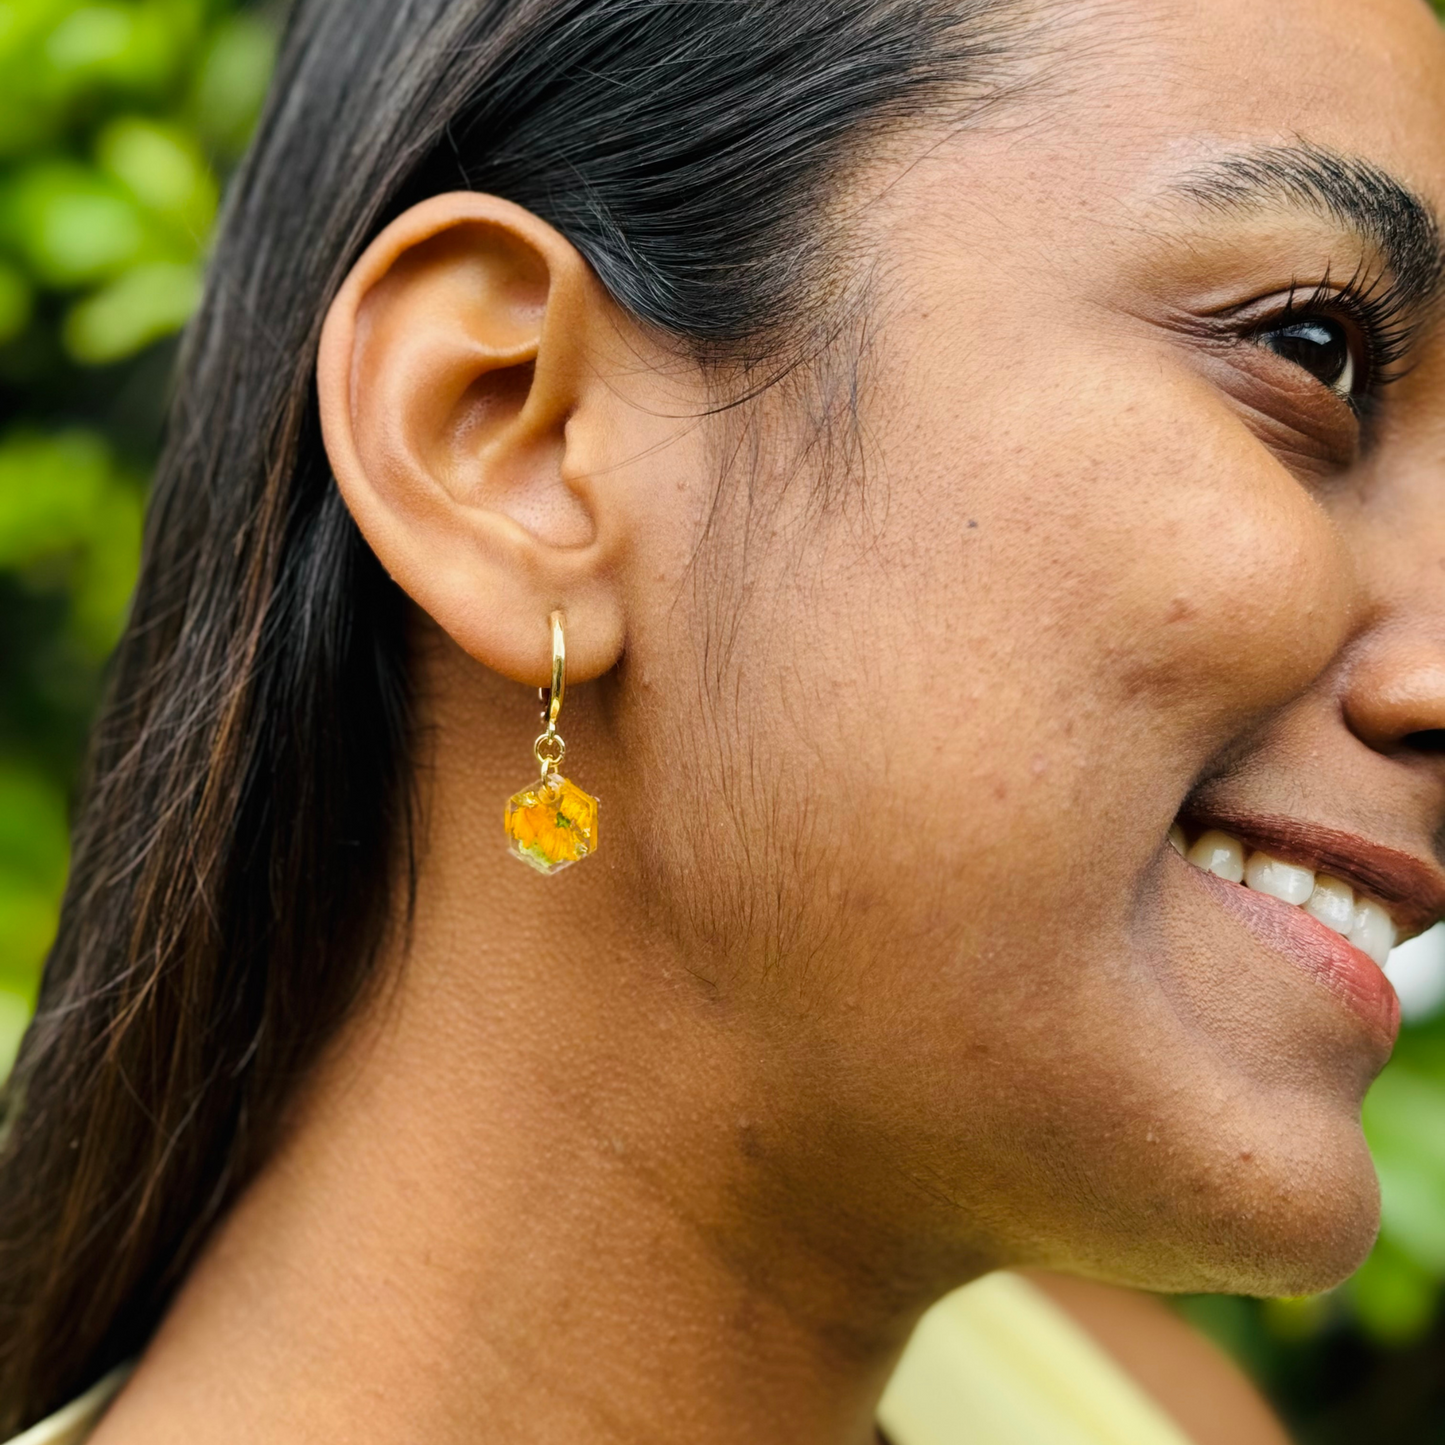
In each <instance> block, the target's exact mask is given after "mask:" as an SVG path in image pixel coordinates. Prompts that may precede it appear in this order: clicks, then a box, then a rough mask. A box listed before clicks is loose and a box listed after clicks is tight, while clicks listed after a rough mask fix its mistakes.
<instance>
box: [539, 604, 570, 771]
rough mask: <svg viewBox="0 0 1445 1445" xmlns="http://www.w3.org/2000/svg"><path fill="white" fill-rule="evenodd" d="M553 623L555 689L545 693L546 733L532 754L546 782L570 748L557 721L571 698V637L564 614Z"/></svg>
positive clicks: (543, 702) (555, 613)
mask: <svg viewBox="0 0 1445 1445" xmlns="http://www.w3.org/2000/svg"><path fill="white" fill-rule="evenodd" d="M551 623H552V688H551V691H550V693H549V692H548V691H547V690H546V689H545V688H544V689H543V690H542V721H543V723H544V724H545V725H546V729H547V730H546V732H544V733H543V734H542V736H541V737H539V738H538V739H537V741H536V743H535V744H533V747H532V752H533V753H534V754H535V756H536V759H537V766H538V767H540V768H541V769H542V781H543V782H546V780H547V779H548V778H549V777H551V776H552V774H553V773H554V772H556V771H557V769H558V768H560V767H561V766H562V763H563V761H564V760H565V759H566V757H567V744H566V743H564V742H563V741H562V739H561V737H559V736H558V733H557V721H558V719H559V718H560V717H561V716H562V702H563V700H564V699H565V698H566V696H567V633H566V629H565V626H564V619H563V616H562V613H561V612H554V613H553V614H552V617H551Z"/></svg>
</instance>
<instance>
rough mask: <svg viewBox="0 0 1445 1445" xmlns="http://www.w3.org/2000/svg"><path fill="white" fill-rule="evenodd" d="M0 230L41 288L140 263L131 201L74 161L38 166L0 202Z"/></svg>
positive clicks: (139, 225) (141, 243)
mask: <svg viewBox="0 0 1445 1445" xmlns="http://www.w3.org/2000/svg"><path fill="white" fill-rule="evenodd" d="M0 233H3V235H4V236H5V238H6V239H7V240H8V241H9V242H10V245H11V246H12V247H13V248H14V249H15V250H16V251H17V252H18V253H19V254H20V256H21V257H22V258H23V259H24V260H25V261H26V262H27V263H28V265H29V267H30V270H31V273H32V274H33V275H34V276H35V277H36V278H37V279H38V280H39V281H41V282H42V283H43V284H45V285H47V286H53V287H58V288H66V287H73V286H81V285H84V284H86V283H87V282H93V281H100V280H105V279H107V278H108V277H111V276H114V275H116V274H117V273H118V272H120V271H123V270H125V269H126V267H128V266H130V265H133V264H134V263H135V262H136V261H137V260H139V259H140V257H141V255H142V252H143V251H144V248H145V244H146V239H147V237H146V226H145V222H144V220H143V218H142V216H141V214H140V210H139V208H138V207H137V205H136V203H135V201H134V199H133V198H132V197H131V196H129V195H127V194H126V192H125V190H124V189H123V188H122V187H121V186H120V185H118V184H117V183H116V182H115V181H114V180H112V179H111V178H110V177H108V176H102V175H101V174H100V173H99V172H97V171H94V170H91V169H90V168H89V167H88V166H82V165H78V164H77V163H75V162H74V161H42V162H40V163H38V164H35V165H32V166H28V167H27V168H26V169H25V170H23V171H22V172H20V174H19V175H18V176H16V177H15V178H14V179H13V181H12V182H11V184H10V185H9V187H7V189H6V191H5V193H4V196H3V198H0Z"/></svg>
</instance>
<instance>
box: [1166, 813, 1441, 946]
mask: <svg viewBox="0 0 1445 1445" xmlns="http://www.w3.org/2000/svg"><path fill="white" fill-rule="evenodd" d="M1183 821H1184V822H1186V823H1188V824H1190V825H1191V826H1193V827H1199V828H1219V829H1221V830H1223V831H1224V832H1226V833H1232V834H1234V835H1235V836H1237V837H1238V838H1240V839H1241V840H1242V841H1244V842H1246V843H1248V844H1250V845H1251V846H1252V847H1254V848H1255V849H1257V850H1259V851H1261V852H1265V853H1268V854H1270V855H1271V856H1272V857H1276V858H1279V859H1281V860H1282V861H1283V862H1286V863H1297V864H1299V865H1300V866H1301V867H1304V868H1312V869H1314V871H1315V872H1316V873H1328V874H1331V875H1332V876H1333V877H1336V878H1340V879H1342V880H1343V881H1344V882H1346V883H1349V884H1350V885H1351V886H1353V887H1354V888H1355V889H1357V890H1358V891H1359V892H1361V893H1364V894H1366V895H1368V896H1369V897H1372V898H1374V899H1375V900H1376V901H1377V902H1380V903H1382V904H1384V905H1385V908H1386V910H1387V911H1388V912H1389V914H1390V916H1391V918H1393V919H1394V921H1395V924H1396V927H1398V928H1399V930H1400V933H1401V936H1402V937H1405V938H1408V937H1410V936H1412V935H1414V934H1417V933H1423V932H1424V931H1425V930H1426V929H1427V928H1429V927H1430V926H1431V925H1432V924H1434V923H1437V922H1438V921H1439V920H1440V919H1441V918H1442V917H1445V870H1442V869H1441V868H1440V866H1439V865H1438V864H1436V863H1433V862H1427V861H1426V860H1424V859H1422V858H1418V857H1416V856H1415V855H1414V854H1413V853H1405V852H1402V851H1401V850H1400V849H1398V848H1391V847H1387V846H1386V845H1385V844H1383V843H1375V842H1371V841H1370V840H1369V839H1368V838H1361V837H1359V836H1358V835H1357V834H1354V833H1347V832H1345V831H1343V830H1342V829H1339V828H1331V827H1327V826H1326V825H1324V824H1321V823H1307V822H1301V821H1300V820H1299V819H1297V818H1284V817H1278V816H1274V815H1271V814H1268V813H1249V812H1244V811H1242V810H1239V811H1236V810H1235V809H1232V808H1229V807H1218V806H1212V807H1209V808H1204V809H1194V808H1190V809H1187V810H1186V812H1185V814H1184V815H1183Z"/></svg>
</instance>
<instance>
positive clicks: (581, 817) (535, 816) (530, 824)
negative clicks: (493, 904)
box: [506, 772, 598, 876]
mask: <svg viewBox="0 0 1445 1445" xmlns="http://www.w3.org/2000/svg"><path fill="white" fill-rule="evenodd" d="M597 806H598V805H597V799H596V798H594V797H593V796H592V794H591V793H584V792H583V791H582V789H581V788H579V787H578V786H577V785H576V783H569V782H568V781H567V779H566V778H564V777H562V776H561V774H559V773H555V772H548V774H547V776H546V777H545V778H543V779H542V780H541V781H540V782H537V783H534V784H533V785H532V786H531V787H530V788H526V789H524V790H523V791H522V792H520V793H518V794H516V795H515V796H514V797H513V798H512V799H511V800H510V801H509V802H508V803H507V819H506V828H507V848H508V850H509V851H510V853H511V854H512V856H513V857H514V858H520V859H521V860H522V862H523V863H527V864H530V865H531V866H532V867H533V868H535V869H536V870H537V871H538V872H539V873H545V874H547V875H548V876H550V875H552V874H553V873H560V872H561V871H562V870H563V869H564V868H570V867H571V866H572V864H574V863H580V862H581V861H582V859H584V858H587V857H590V856H591V855H592V854H593V853H595V852H596V851H597Z"/></svg>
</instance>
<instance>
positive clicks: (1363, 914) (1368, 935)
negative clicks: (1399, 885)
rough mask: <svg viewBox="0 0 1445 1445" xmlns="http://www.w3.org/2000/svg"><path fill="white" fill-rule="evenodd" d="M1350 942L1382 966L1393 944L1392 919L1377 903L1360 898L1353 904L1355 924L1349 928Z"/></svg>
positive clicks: (1393, 929)
mask: <svg viewBox="0 0 1445 1445" xmlns="http://www.w3.org/2000/svg"><path fill="white" fill-rule="evenodd" d="M1350 942H1351V943H1353V944H1354V945H1355V947H1356V948H1358V949H1359V950H1360V952H1361V953H1368V954H1369V955H1370V957H1371V958H1373V959H1374V960H1375V962H1376V963H1378V964H1379V965H1380V967H1381V968H1383V967H1384V966H1385V960H1386V959H1387V958H1388V957H1389V956H1390V950H1391V949H1392V948H1394V946H1395V923H1394V920H1393V919H1392V918H1391V917H1390V915H1389V914H1388V913H1386V912H1385V910H1384V909H1383V908H1381V907H1380V905H1379V904H1378V903H1371V902H1370V900H1369V899H1368V898H1362V899H1361V900H1360V901H1359V902H1358V903H1357V904H1355V926H1354V927H1353V928H1352V929H1350Z"/></svg>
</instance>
